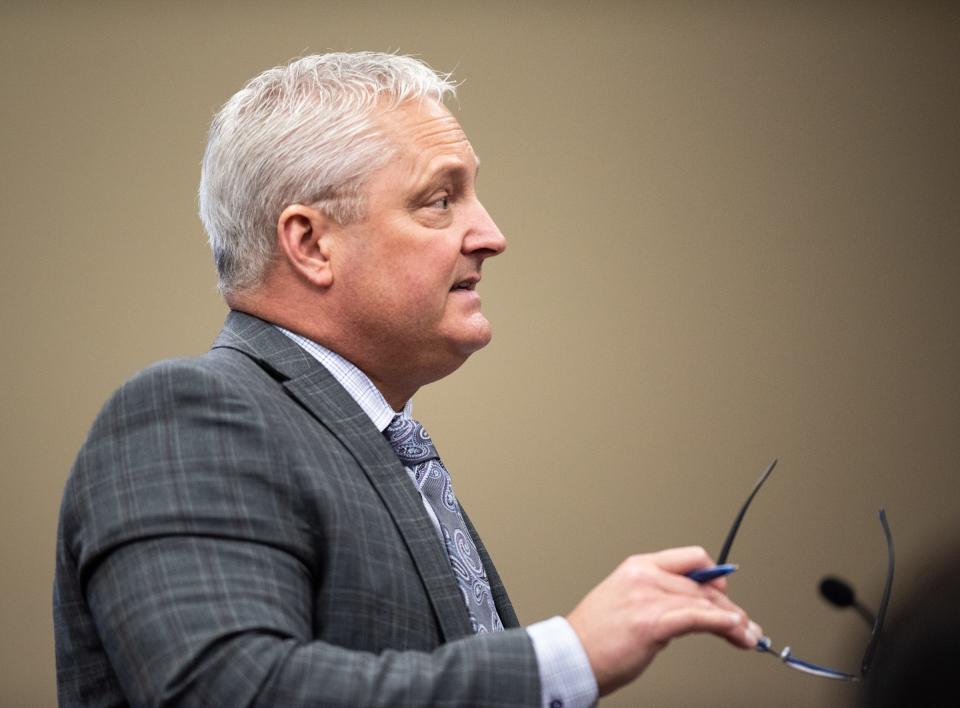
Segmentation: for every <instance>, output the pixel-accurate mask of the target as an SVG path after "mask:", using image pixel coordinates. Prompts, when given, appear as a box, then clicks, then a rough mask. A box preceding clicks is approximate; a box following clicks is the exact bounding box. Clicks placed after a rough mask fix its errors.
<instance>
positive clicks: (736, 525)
mask: <svg viewBox="0 0 960 708" xmlns="http://www.w3.org/2000/svg"><path fill="white" fill-rule="evenodd" d="M776 466H777V461H776V460H774V461H773V462H771V463H770V466H769V467H767V469H766V470H764V472H763V474H762V475H760V478H759V479H758V480H757V483H756V484H754V485H753V490H752V491H751V492H750V496H748V497H747V500H746V501H745V502H744V503H743V506H742V507H740V513H739V514H737V518H736V519H734V520H733V526H731V527H730V531H729V533H727V538H726V540H725V541H724V542H723V548H721V549H720V555H719V556H718V557H717V565H723V564H724V563H726V562H727V556H728V555H730V547H731V546H732V545H733V539H735V538H736V537H737V531H738V530H739V529H740V522H741V521H743V516H744V514H746V513H747V509H748V508H749V507H750V502H752V501H753V498H754V497H755V496H756V495H757V492H759V491H760V487H762V486H763V483H764V482H766V481H767V477H769V476H770V473H771V472H773V468H774V467H776Z"/></svg>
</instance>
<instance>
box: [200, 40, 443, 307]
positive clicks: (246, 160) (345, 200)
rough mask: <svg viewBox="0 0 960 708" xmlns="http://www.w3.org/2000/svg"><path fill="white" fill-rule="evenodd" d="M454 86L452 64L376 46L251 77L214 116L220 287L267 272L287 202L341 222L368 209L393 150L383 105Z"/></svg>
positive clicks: (212, 216)
mask: <svg viewBox="0 0 960 708" xmlns="http://www.w3.org/2000/svg"><path fill="white" fill-rule="evenodd" d="M455 93H456V85H455V84H454V83H453V81H452V80H451V77H450V74H440V73H437V72H435V71H434V70H433V69H431V68H430V67H429V66H427V65H426V64H424V63H423V62H421V61H419V60H417V59H414V58H413V57H409V56H400V55H396V54H380V53H374V52H358V53H350V54H348V53H332V54H320V55H312V56H307V57H303V58H302V59H298V60H296V61H294V62H292V63H290V64H288V65H286V66H278V67H275V68H273V69H269V70H267V71H265V72H263V73H262V74H260V75H259V76H257V77H255V78H253V79H251V80H250V81H249V82H248V83H247V84H246V86H244V87H243V88H242V89H240V90H239V91H238V92H237V93H235V94H234V95H233V96H232V97H231V98H230V100H229V101H227V102H226V104H224V106H223V108H221V109H220V111H219V112H218V113H217V114H216V116H214V119H213V123H212V124H211V126H210V134H209V137H208V139H207V149H206V152H205V153H204V156H203V167H202V170H201V175H200V219H201V220H202V221H203V226H204V228H205V229H206V231H207V235H208V237H209V240H210V248H211V249H212V250H213V256H214V260H215V261H216V264H217V273H218V276H219V283H218V287H219V288H220V291H221V292H222V293H224V294H229V293H231V292H236V291H241V290H246V289H249V288H252V287H255V286H257V285H259V284H260V283H261V282H262V280H263V277H264V275H265V273H266V270H267V267H268V266H269V265H270V262H271V260H272V259H273V257H274V254H275V251H276V227H277V221H278V219H279V218H280V214H281V212H282V211H283V210H284V209H285V208H286V207H287V206H289V205H291V204H304V205H309V206H314V207H317V208H320V209H322V210H323V211H324V213H325V214H327V215H328V216H329V217H330V218H331V219H333V220H334V221H336V222H338V223H342V224H346V223H350V222H352V221H357V220H359V219H362V218H363V217H364V208H365V204H364V200H363V191H362V190H363V186H364V184H365V182H366V180H367V178H368V177H369V176H370V175H371V174H372V173H373V172H374V171H376V170H377V169H378V168H380V167H382V166H383V165H384V164H385V163H386V162H387V160H389V158H390V156H391V154H392V151H393V148H392V146H391V145H389V144H388V142H387V140H386V138H385V137H384V136H383V134H382V133H381V131H379V130H378V128H377V125H376V112H377V109H381V110H389V109H390V108H393V107H396V106H398V105H400V104H401V103H404V102H405V101H409V100H422V99H424V98H429V99H433V100H435V101H437V102H439V103H442V102H443V101H444V99H445V98H447V97H448V96H453V95H455Z"/></svg>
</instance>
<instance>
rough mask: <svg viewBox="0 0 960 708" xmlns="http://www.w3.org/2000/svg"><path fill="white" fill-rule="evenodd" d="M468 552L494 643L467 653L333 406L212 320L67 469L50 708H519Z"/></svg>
mask: <svg viewBox="0 0 960 708" xmlns="http://www.w3.org/2000/svg"><path fill="white" fill-rule="evenodd" d="M471 530H472V527H471ZM474 536H475V540H476V542H477V547H478V548H479V549H480V552H481V555H482V557H483V561H484V564H485V566H486V569H487V572H488V575H489V576H490V580H491V586H492V588H493V591H494V596H495V601H496V603H497V608H498V610H499V613H500V616H501V618H502V619H503V621H504V625H505V626H507V627H508V629H507V631H505V632H503V633H502V634H496V635H481V636H473V635H471V634H470V627H469V623H468V619H467V613H466V609H465V607H464V603H463V599H462V596H461V594H460V590H459V588H458V587H457V583H456V580H455V579H454V577H453V575H452V573H451V571H450V567H449V562H448V560H447V558H446V554H445V551H444V549H443V546H442V544H441V543H440V542H439V540H438V538H437V533H436V529H435V528H434V526H433V525H432V523H431V521H430V519H429V518H428V516H427V515H426V512H425V510H424V508H423V504H422V501H421V499H420V497H419V495H418V493H417V491H416V489H415V488H414V486H413V485H412V484H411V483H410V479H409V477H408V476H407V474H406V472H405V471H404V469H403V467H402V465H401V463H400V462H399V461H398V459H397V457H396V455H395V454H394V452H393V450H392V449H391V448H390V446H389V444H388V443H387V442H386V440H385V439H384V438H383V436H382V435H381V434H380V433H379V432H378V431H377V430H376V428H375V426H374V425H373V424H372V423H371V422H370V420H369V419H368V418H367V417H366V415H365V414H364V413H363V412H362V411H361V410H360V408H359V407H358V406H357V405H356V403H355V402H354V401H353V399H352V398H350V396H349V395H348V394H347V393H346V391H344V390H343V388H342V387H341V386H340V385H339V384H338V383H337V382H336V380H335V379H333V378H332V377H331V376H330V374H329V373H328V372H327V371H326V369H324V368H323V367H322V366H321V365H319V364H318V363H317V362H316V361H315V360H313V359H312V358H311V357H310V356H309V355H307V354H306V353H305V352H304V351H302V350H301V349H300V348H299V347H298V346H297V345H296V344H294V343H293V342H291V341H290V340H289V339H288V338H287V337H285V336H283V335H282V334H280V333H279V332H277V331H276V330H275V329H274V328H273V327H272V326H270V325H269V324H267V323H265V322H262V321H261V320H258V319H256V318H254V317H251V316H249V315H245V314H241V313H238V312H232V313H231V314H230V315H229V317H228V318H227V322H226V325H225V327H224V329H223V331H222V332H221V334H220V337H219V338H218V339H217V341H216V343H215V344H214V346H213V348H212V349H211V350H210V351H209V352H208V353H207V354H205V355H204V356H201V357H198V358H193V359H180V360H173V361H167V362H161V363H159V364H157V365H154V366H152V367H150V368H148V369H146V370H145V371H143V372H141V373H140V374H138V375H137V376H135V377H134V378H133V379H131V380H130V381H128V382H127V383H126V384H124V386H122V387H121V388H120V389H119V390H118V391H117V392H116V393H115V394H114V396H113V397H112V398H111V400H110V401H109V402H108V403H107V404H106V405H105V406H104V409H103V410H102V411H101V413H100V415H99V416H98V418H97V420H96V422H95V423H94V425H93V428H92V429H91V431H90V434H89V436H88V438H87V440H86V442H85V443H84V445H83V448H82V449H81V451H80V453H79V455H78V457H77V460H76V463H75V464H74V467H73V470H72V471H71V475H70V478H69V480H68V482H67V486H66V490H65V493H64V499H63V504H62V508H61V515H60V527H59V531H58V541H57V569H56V580H55V588H54V625H55V635H56V637H55V638H56V656H57V686H58V694H59V700H60V704H61V706H125V705H178V706H180V705H182V706H252V705H258V706H259V705H263V706H426V705H437V706H453V705H463V706H520V705H538V704H539V701H540V685H539V676H538V672H537V662H536V657H535V655H534V652H533V648H532V645H531V642H530V640H529V637H528V635H527V634H526V632H525V630H523V629H521V628H519V626H518V622H517V617H516V614H515V613H514V611H513V608H512V606H511V605H510V601H509V599H508V598H507V594H506V592H505V590H504V588H503V584H502V582H501V581H500V578H499V576H498V575H497V572H496V569H495V568H494V566H493V563H492V562H491V560H490V558H489V556H487V554H486V551H485V549H484V547H483V545H482V544H481V543H480V540H479V538H476V534H475V533H474Z"/></svg>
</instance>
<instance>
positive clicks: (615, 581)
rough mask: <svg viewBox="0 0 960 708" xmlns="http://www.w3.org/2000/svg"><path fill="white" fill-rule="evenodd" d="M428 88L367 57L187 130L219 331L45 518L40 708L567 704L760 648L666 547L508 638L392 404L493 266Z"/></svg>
mask: <svg viewBox="0 0 960 708" xmlns="http://www.w3.org/2000/svg"><path fill="white" fill-rule="evenodd" d="M452 93H453V85H452V84H451V82H450V81H449V78H448V77H445V76H438V75H437V74H435V73H434V72H433V71H432V70H430V69H429V68H428V67H426V66H425V65H424V64H422V63H420V62H418V61H416V60H414V59H411V58H408V57H400V56H394V55H382V54H370V53H360V54H330V55H324V56H311V57H306V58H304V59H301V60H298V61H296V62H294V63H292V64H290V65H289V66H285V67H279V68H276V69H272V70H270V71H267V72H265V73H264V74H261V75H260V76H258V77H256V78H255V79H253V80H252V81H251V82H250V83H249V84H248V85H247V86H246V87H244V88H243V89H242V90H241V91H240V92H238V93H237V94H236V95H234V96H233V98H231V99H230V101H229V102H228V103H227V104H226V105H225V106H224V107H223V108H222V109H221V111H220V112H219V113H218V115H217V116H216V118H215V119H214V122H213V125H212V127H211V131H210V137H209V141H208V146H207V151H206V155H205V158H204V163H203V174H202V178H201V188H200V209H201V217H202V219H203V221H204V225H205V227H206V229H207V232H208V234H209V236H210V242H211V245H212V248H213V252H214V256H215V259H216V262H217V267H218V272H219V277H220V288H221V291H222V292H223V294H224V296H225V298H226V301H227V303H228V304H229V306H230V308H231V313H230V315H229V316H228V318H227V322H226V324H225V326H224V329H223V331H222V332H221V334H220V336H219V338H218V339H217V340H216V342H215V344H214V346H213V348H212V349H211V351H210V352H208V353H207V354H206V355H204V356H202V357H199V358H196V359H188V360H177V361H170V362H162V363H160V364H158V365H155V366H153V367H151V368H149V369H147V370H146V371H144V372H142V373H141V374H139V375H138V376H136V377H134V378H133V379H132V380H131V381H129V382H127V383H126V384H125V385H124V386H123V387H122V388H121V389H120V390H119V391H118V392H117V393H116V394H115V395H114V396H113V398H112V399H111V400H110V401H109V402H108V403H107V404H106V406H105V407H104V410H103V411H102V412H101V414H100V416H99V417H98V419H97V421H96V423H95V424H94V426H93V429H92V430H91V432H90V435H89V437H88V439H87V441H86V442H85V444H84V446H83V449H82V450H81V451H80V453H79V456H78V458H77V462H76V464H75V466H74V469H73V471H72V474H71V477H70V480H69V482H68V484H67V489H66V492H65V496H64V503H63V508H62V512H61V524H60V532H59V541H58V549H57V578H56V587H55V598H54V613H55V625H56V640H57V670H58V687H59V696H60V702H61V704H62V705H68V706H74V705H77V706H80V705H82V706H94V705H96V706H100V705H103V706H107V705H110V706H115V705H127V704H132V705H216V706H240V705H268V706H298V705H343V706H353V705H364V706H367V705H371V706H372V705H378V706H379V705H382V706H420V705H464V706H514V705H515V706H520V705H524V706H535V705H541V704H542V705H551V706H558V705H567V706H574V705H589V704H591V703H593V702H595V700H596V697H597V695H598V694H599V695H603V694H605V693H607V692H609V691H612V690H614V689H616V688H617V687H619V686H621V685H623V684H625V683H627V682H629V681H630V680H632V679H633V678H635V677H636V676H637V675H639V673H640V672H641V671H642V670H643V669H644V668H645V666H646V665H647V664H648V663H649V662H650V661H651V660H652V659H653V657H654V655H655V654H656V653H657V652H658V651H659V650H660V649H661V648H663V647H664V646H665V645H666V644H667V642H668V641H669V640H670V639H671V638H673V637H675V636H679V635H681V634H685V633H688V632H694V631H710V632H714V633H716V634H718V635H720V636H722V637H725V638H726V639H727V640H729V641H730V642H731V643H733V644H735V645H737V646H740V647H745V648H746V647H751V646H754V645H755V644H756V640H757V638H758V637H759V635H760V631H759V627H757V626H756V625H755V624H754V623H752V622H750V621H749V620H748V619H747V617H746V614H745V613H744V612H743V611H742V610H740V609H739V608H737V607H736V606H735V605H734V604H733V603H731V602H730V601H729V600H728V599H727V597H726V595H725V594H724V588H725V585H724V583H723V581H722V580H720V581H715V582H714V583H712V584H709V585H698V584H696V583H694V582H693V581H691V580H689V579H687V578H685V577H683V574H684V573H686V572H688V571H690V570H693V569H696V568H699V567H703V566H707V565H710V564H711V560H710V558H709V557H708V556H707V554H706V553H705V552H704V551H703V550H702V549H696V548H685V549H674V550H670V551H664V552H661V553H658V554H651V555H648V556H636V557H633V558H630V559H628V560H627V561H625V562H624V563H623V564H622V565H621V566H620V567H619V568H618V569H617V570H615V571H614V572H613V574H612V575H611V576H610V577H609V578H607V579H606V580H605V581H603V582H602V583H600V585H598V586H597V588H596V589H594V590H593V591H592V592H591V593H590V594H588V595H587V597H586V598H585V599H584V600H583V601H582V602H581V603H580V605H579V606H578V607H577V608H576V609H574V610H573V612H571V613H570V615H569V616H568V617H567V618H560V617H557V618H553V619H551V620H547V621H546V622H541V623H538V624H535V625H531V626H529V627H527V628H525V629H524V628H521V627H520V625H519V622H518V620H517V617H516V615H515V613H514V611H513V608H512V606H511V604H510V601H509V598H508V597H507V594H506V591H505V590H504V587H503V584H502V582H501V581H500V578H499V576H498V575H497V572H496V569H495V568H494V565H493V563H492V561H491V559H490V558H489V556H488V555H487V553H486V551H485V549H484V547H483V544H482V543H481V541H480V539H479V537H478V536H477V535H476V532H475V530H474V529H473V527H472V526H471V525H470V522H469V519H468V518H467V517H466V515H465V514H463V513H462V509H461V508H460V507H459V505H458V504H457V502H456V499H455V498H454V496H453V492H452V488H451V487H450V483H449V476H448V475H447V472H446V470H445V468H443V466H442V463H441V462H440V461H439V459H438V457H437V455H436V453H435V449H434V448H433V446H432V444H430V442H429V437H428V436H426V434H425V433H424V432H423V431H422V430H421V429H420V428H419V426H418V424H416V423H415V422H414V421H413V420H412V419H411V418H410V399H411V398H412V396H413V395H414V393H415V392H416V391H417V390H418V389H419V388H420V387H421V386H423V385H425V384H428V383H430V382H432V381H436V380H438V379H440V378H443V377H444V376H446V375H447V374H449V373H451V372H452V371H454V370H455V369H456V368H457V367H459V366H460V365H461V364H462V363H463V362H464V361H465V360H466V359H467V357H468V356H469V355H470V354H471V353H473V352H474V351H476V350H478V349H480V348H481V347H483V346H484V345H485V344H487V342H488V341H489V340H490V324H489V323H488V321H487V320H486V318H485V317H484V315H483V313H482V311H481V308H480V298H479V296H478V294H477V284H478V282H479V281H480V278H481V269H482V265H483V263H484V261H485V260H486V259H487V258H490V257H493V256H496V255H498V254H500V253H501V252H502V251H503V250H504V248H505V247H506V242H505V240H504V237H503V235H502V234H501V233H500V231H499V230H498V229H497V227H496V225H495V224H494V222H493V220H492V219H491V218H490V216H489V215H488V214H487V212H486V211H485V210H484V208H483V206H482V205H481V204H480V202H479V201H478V199H477V194H476V174H477V168H478V160H477V157H476V155H475V154H474V152H473V149H472V147H471V146H470V143H469V142H468V141H467V138H466V136H465V135H464V133H463V131H462V130H461V128H460V126H459V124H458V123H457V121H456V119H455V118H454V117H453V116H452V115H451V114H450V112H449V111H448V110H447V109H446V108H445V107H444V106H443V103H442V102H443V99H444V98H445V97H446V96H448V95H450V94H452Z"/></svg>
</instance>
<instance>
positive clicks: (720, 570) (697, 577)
mask: <svg viewBox="0 0 960 708" xmlns="http://www.w3.org/2000/svg"><path fill="white" fill-rule="evenodd" d="M739 567H740V566H739V565H737V564H736V563H723V564H721V565H712V566H710V567H709V568H698V569H697V570H691V571H690V572H689V573H687V574H686V575H687V577H688V578H690V580H692V581H694V582H695V583H708V582H710V581H711V580H714V579H715V578H720V577H723V576H724V575H730V573H732V572H733V571H735V570H736V569H737V568H739Z"/></svg>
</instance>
